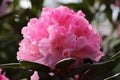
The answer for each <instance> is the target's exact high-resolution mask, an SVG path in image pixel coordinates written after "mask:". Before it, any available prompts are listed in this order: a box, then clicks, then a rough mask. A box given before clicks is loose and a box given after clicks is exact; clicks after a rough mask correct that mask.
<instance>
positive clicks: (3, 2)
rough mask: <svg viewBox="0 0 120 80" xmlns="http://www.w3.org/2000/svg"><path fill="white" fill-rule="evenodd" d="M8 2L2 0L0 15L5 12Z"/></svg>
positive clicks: (8, 0)
mask: <svg viewBox="0 0 120 80" xmlns="http://www.w3.org/2000/svg"><path fill="white" fill-rule="evenodd" d="M8 2H10V0H2V3H1V4H0V17H1V16H4V15H5V14H6V13H7V7H8Z"/></svg>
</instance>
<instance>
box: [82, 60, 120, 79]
mask: <svg viewBox="0 0 120 80" xmlns="http://www.w3.org/2000/svg"><path fill="white" fill-rule="evenodd" d="M119 62H120V58H117V59H115V60H111V61H106V62H101V63H95V64H92V66H91V68H90V69H89V71H88V72H87V73H86V74H85V75H84V79H83V80H95V79H96V78H98V77H100V76H102V75H104V74H106V73H108V72H110V71H111V70H112V69H113V68H115V66H116V65H117V64H118V63H119Z"/></svg>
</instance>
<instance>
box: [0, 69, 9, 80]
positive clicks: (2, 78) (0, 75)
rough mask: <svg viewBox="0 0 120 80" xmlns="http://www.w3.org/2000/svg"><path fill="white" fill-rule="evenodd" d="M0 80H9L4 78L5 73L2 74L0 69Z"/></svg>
mask: <svg viewBox="0 0 120 80" xmlns="http://www.w3.org/2000/svg"><path fill="white" fill-rule="evenodd" d="M0 80H9V79H8V78H7V77H6V76H5V73H3V74H2V69H0Z"/></svg>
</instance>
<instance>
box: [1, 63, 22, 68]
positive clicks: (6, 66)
mask: <svg viewBox="0 0 120 80" xmlns="http://www.w3.org/2000/svg"><path fill="white" fill-rule="evenodd" d="M0 68H21V66H20V63H8V64H0Z"/></svg>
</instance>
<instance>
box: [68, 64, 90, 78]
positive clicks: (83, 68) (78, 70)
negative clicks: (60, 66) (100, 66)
mask: <svg viewBox="0 0 120 80" xmlns="http://www.w3.org/2000/svg"><path fill="white" fill-rule="evenodd" d="M90 66H91V64H89V63H87V64H83V65H81V66H80V67H78V68H75V69H72V70H71V71H70V72H69V73H68V75H67V77H73V76H74V75H75V74H81V73H83V72H85V71H86V70H88V69H89V68H90Z"/></svg>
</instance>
